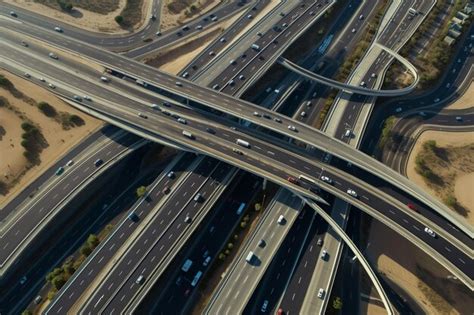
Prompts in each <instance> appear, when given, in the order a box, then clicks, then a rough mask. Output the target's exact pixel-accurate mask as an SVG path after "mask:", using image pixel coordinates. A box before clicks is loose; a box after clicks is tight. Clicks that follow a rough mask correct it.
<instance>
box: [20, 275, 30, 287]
mask: <svg viewBox="0 0 474 315" xmlns="http://www.w3.org/2000/svg"><path fill="white" fill-rule="evenodd" d="M26 280H28V279H27V278H26V276H23V277H21V279H20V284H21V285H23V284H25V283H26Z"/></svg>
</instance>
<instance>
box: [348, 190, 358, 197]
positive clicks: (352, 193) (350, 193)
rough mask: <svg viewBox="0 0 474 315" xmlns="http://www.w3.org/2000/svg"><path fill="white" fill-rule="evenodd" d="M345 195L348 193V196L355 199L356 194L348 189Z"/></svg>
mask: <svg viewBox="0 0 474 315" xmlns="http://www.w3.org/2000/svg"><path fill="white" fill-rule="evenodd" d="M347 193H348V194H349V195H351V196H352V197H354V198H357V193H356V192H355V191H353V190H352V189H350V188H349V189H348V190H347Z"/></svg>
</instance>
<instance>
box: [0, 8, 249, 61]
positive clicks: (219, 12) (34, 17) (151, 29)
mask: <svg viewBox="0 0 474 315" xmlns="http://www.w3.org/2000/svg"><path fill="white" fill-rule="evenodd" d="M162 1H163V0H153V2H152V7H151V8H150V9H149V10H146V11H147V13H146V18H145V23H144V25H143V26H142V27H141V28H140V29H138V30H137V31H136V32H134V33H131V34H123V35H122V34H120V35H110V34H105V33H96V32H91V31H87V30H84V29H81V28H78V27H75V26H72V25H71V24H68V23H65V22H61V21H59V20H55V19H50V18H45V17H44V16H43V15H41V14H38V13H35V12H32V11H30V10H26V9H23V8H20V7H18V6H15V5H12V4H8V3H5V2H2V3H0V13H1V14H4V15H8V16H9V12H10V11H15V12H16V13H17V15H18V19H20V20H22V21H27V22H28V23H31V24H33V25H35V26H37V27H41V28H43V29H47V30H54V28H55V27H57V26H59V27H61V28H62V29H63V33H64V34H65V35H67V36H69V37H71V38H75V39H77V40H80V41H83V42H86V43H89V44H92V45H97V46H100V47H104V48H106V49H109V50H113V51H128V50H130V49H133V50H131V51H130V52H127V53H126V55H127V56H128V57H131V58H137V57H139V56H142V55H144V54H146V53H149V52H151V51H154V50H156V49H158V48H163V47H165V46H169V45H170V44H172V43H174V42H176V41H177V40H181V39H182V38H185V37H189V36H191V35H195V34H196V33H198V32H202V31H204V30H206V29H207V28H209V27H212V26H213V25H214V24H216V22H214V21H212V20H211V18H209V17H207V18H206V20H203V18H202V17H197V18H195V19H193V20H191V21H190V22H189V23H187V25H188V26H189V27H190V29H189V31H186V34H183V33H184V32H183V31H182V30H181V27H176V28H174V29H170V30H167V31H163V32H162V34H161V36H157V35H156V33H157V32H158V31H160V23H161V6H162ZM239 2H240V0H231V1H229V2H228V3H226V4H223V5H219V6H217V7H216V8H214V9H212V10H211V11H209V12H208V13H207V14H206V15H211V14H213V15H215V16H217V17H218V19H219V20H222V19H226V18H227V17H229V16H232V15H234V14H236V13H238V12H239V11H240V10H242V9H244V8H245V6H241V5H239ZM247 5H248V4H247ZM152 15H154V16H155V17H156V19H155V20H153V19H151V16H152ZM197 25H201V26H202V29H197V28H196V26H197ZM178 33H179V34H181V35H178ZM148 38H149V39H152V40H153V41H152V42H151V43H147V42H145V41H144V40H145V39H148Z"/></svg>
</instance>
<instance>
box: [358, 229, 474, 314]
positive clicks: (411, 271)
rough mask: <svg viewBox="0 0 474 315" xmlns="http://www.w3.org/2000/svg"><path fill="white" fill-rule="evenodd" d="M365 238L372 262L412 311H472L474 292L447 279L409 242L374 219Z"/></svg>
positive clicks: (462, 312) (431, 260) (459, 312)
mask: <svg viewBox="0 0 474 315" xmlns="http://www.w3.org/2000/svg"><path fill="white" fill-rule="evenodd" d="M368 242H370V245H369V247H368V248H367V250H366V253H367V254H368V259H369V261H370V262H371V265H373V266H376V269H377V270H378V272H379V273H380V274H381V276H382V277H383V278H384V279H385V280H387V281H388V282H389V283H392V284H393V286H392V288H393V289H394V290H395V291H396V292H397V293H398V294H399V295H400V296H401V297H403V298H405V299H407V300H409V301H411V302H409V305H411V306H412V308H413V310H414V311H415V313H417V312H418V313H420V314H421V313H425V314H443V315H445V314H472V305H474V304H473V303H474V296H473V295H472V294H471V292H470V290H469V289H468V288H467V287H466V286H464V285H463V284H461V283H459V282H458V281H454V280H448V279H447V276H448V275H449V272H447V271H446V270H445V269H444V268H443V267H442V266H441V265H439V264H438V263H437V262H436V261H434V260H433V259H431V258H430V257H429V256H428V255H427V254H425V253H424V252H422V251H421V250H420V249H419V248H418V247H416V246H414V245H413V244H412V243H411V242H409V241H408V240H406V239H405V238H403V237H401V236H400V235H398V234H397V233H395V232H394V231H392V230H391V229H389V228H387V227H385V226H384V225H383V224H382V223H380V222H378V221H376V220H373V221H372V225H371V228H370V230H369V239H368ZM414 301H416V302H414ZM412 303H416V305H413V304H412ZM417 308H419V309H417ZM369 309H370V308H369ZM371 314H372V313H371ZM374 314H379V312H378V311H376V312H375V313H374Z"/></svg>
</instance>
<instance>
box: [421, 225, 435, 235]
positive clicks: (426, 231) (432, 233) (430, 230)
mask: <svg viewBox="0 0 474 315" xmlns="http://www.w3.org/2000/svg"><path fill="white" fill-rule="evenodd" d="M423 231H425V233H427V234H428V235H429V236H431V237H434V238H436V233H435V232H434V231H433V230H432V229H430V228H429V227H425V229H424V230H423Z"/></svg>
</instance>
